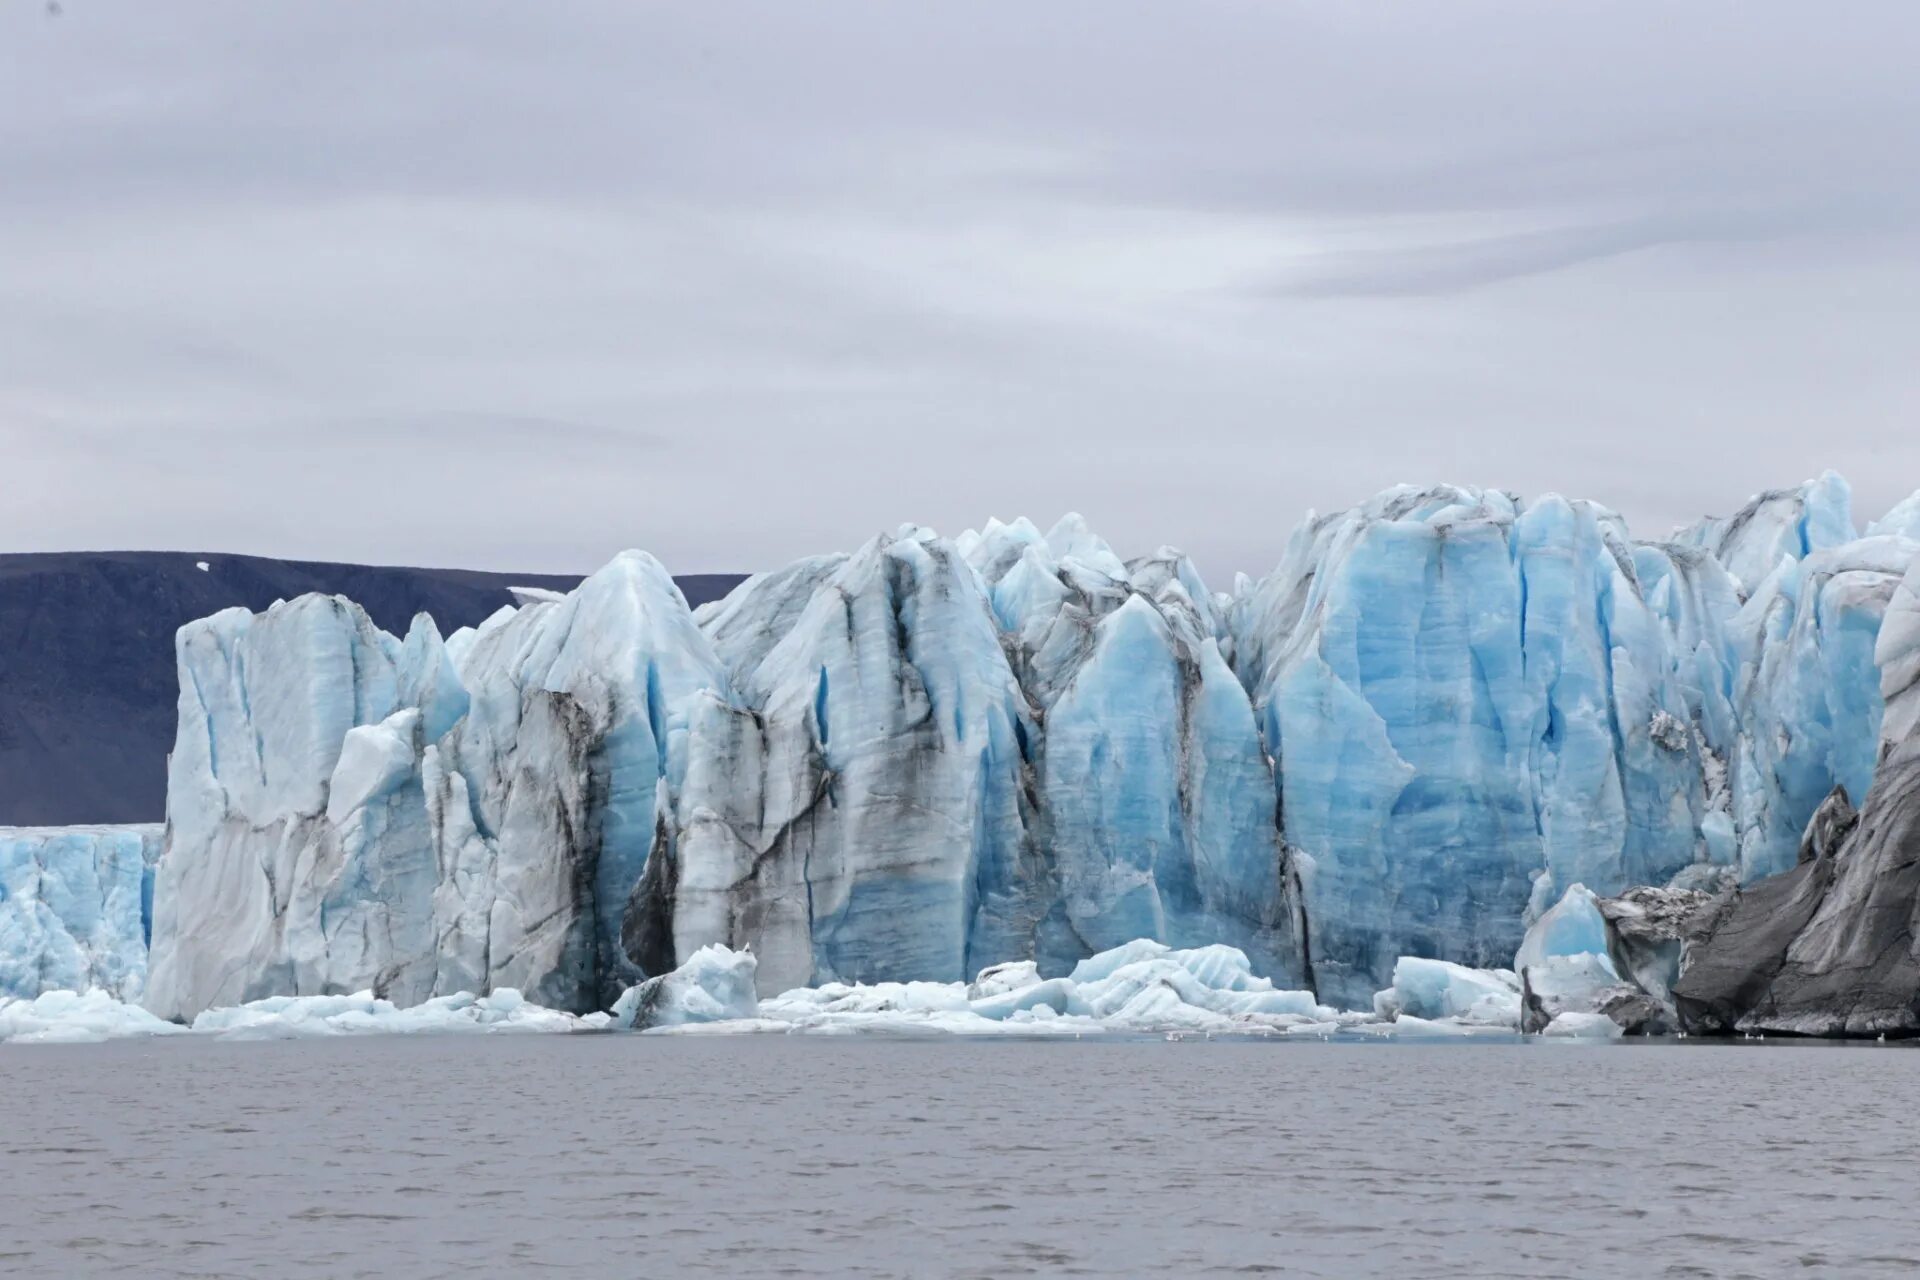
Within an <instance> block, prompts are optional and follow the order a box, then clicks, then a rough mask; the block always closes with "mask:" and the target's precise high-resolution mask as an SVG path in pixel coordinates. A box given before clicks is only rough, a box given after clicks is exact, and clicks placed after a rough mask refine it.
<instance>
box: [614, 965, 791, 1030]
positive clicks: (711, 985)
mask: <svg viewBox="0 0 1920 1280" xmlns="http://www.w3.org/2000/svg"><path fill="white" fill-rule="evenodd" d="M756 967H757V964H756V962H755V960H754V958H753V953H752V952H748V951H733V950H730V949H728V948H727V947H723V946H721V945H720V944H718V943H714V944H712V945H710V946H705V947H702V948H700V949H699V950H698V951H696V952H694V953H693V954H692V955H691V956H689V957H687V962H686V963H685V964H683V965H681V966H680V967H679V968H678V969H675V970H674V971H673V972H671V973H663V974H661V975H660V976H659V977H656V978H648V979H647V980H646V981H645V982H640V983H636V984H634V985H633V986H631V987H628V988H627V989H626V990H625V991H624V992H622V993H621V995H620V999H619V1000H618V1001H617V1002H616V1003H615V1004H614V1006H613V1025H614V1026H616V1027H626V1028H631V1029H633V1030H635V1031H645V1030H647V1029H648V1028H650V1027H672V1026H680V1025H682V1024H685V1023H689V1022H725V1021H727V1020H728V1019H733V1018H751V1017H753V1016H754V1012H755V1010H756V1008H757V1007H758V1002H757V1001H756V1000H755V998H754V990H753V984H754V970H755V969H756Z"/></svg>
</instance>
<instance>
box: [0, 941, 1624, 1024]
mask: <svg viewBox="0 0 1920 1280" xmlns="http://www.w3.org/2000/svg"><path fill="white" fill-rule="evenodd" d="M757 963H758V962H757V959H756V957H755V956H754V955H753V954H752V953H751V952H746V951H738V952H736V951H732V950H729V949H728V948H726V947H723V946H717V945H716V946H709V947H705V948H702V949H701V950H700V951H699V952H697V953H696V954H695V955H694V956H692V957H690V958H689V960H688V961H687V963H686V964H684V965H682V966H681V967H680V968H678V969H675V970H674V971H672V972H671V973H668V974H665V975H662V976H660V977H657V978H653V979H649V980H648V981H646V982H644V983H640V984H638V985H636V986H634V987H631V988H629V989H628V991H627V993H626V994H625V995H623V996H622V997H621V999H620V1000H619V1002H618V1003H617V1004H616V1005H615V1007H614V1009H613V1011H612V1012H610V1013H590V1014H584V1015H582V1014H572V1013H565V1012H562V1011H559V1010H555V1009H549V1008H544V1007H542V1006H540V1005H537V1004H533V1003H532V1002H530V1001H528V1000H527V999H526V998H525V997H524V996H523V995H522V994H521V993H520V992H519V991H517V990H513V989H511V988H503V989H500V990H497V991H495V992H493V993H492V994H491V995H487V996H474V995H471V994H468V993H461V994H457V995H450V996H441V997H437V998H435V999H432V1000H428V1001H424V1002H422V1003H420V1004H416V1005H412V1006H407V1007H401V1006H397V1005H395V1004H393V1003H392V1002H391V1001H388V1000H383V999H379V998H377V997H375V996H374V994H373V993H372V992H370V991H363V992H359V993H357V994H353V995H318V996H275V997H270V998H268V999H264V1000H255V1001H252V1002H249V1003H247V1004H242V1005H237V1006H231V1007H227V1008H220V1009H210V1010H208V1011H206V1012H205V1013H202V1014H200V1015H199V1016H198V1017H196V1018H195V1019H194V1020H193V1022H192V1024H191V1025H182V1024H179V1023H174V1022H168V1021H166V1020H164V1019H161V1018H158V1017H156V1016H155V1015H153V1014H151V1013H149V1012H147V1011H146V1010H145V1009H142V1008H140V1007H139V1006H137V1005H131V1004H127V1003H124V1002H122V1001H120V1000H118V999H116V998H114V997H113V996H112V995H111V994H109V993H107V992H105V991H89V992H85V993H75V992H71V991H53V992H47V993H44V994H42V995H40V996H38V997H35V998H33V999H31V1000H27V999H0V1042H9V1043H15V1044H76V1043H97V1042H102V1041H106V1040H119V1039H128V1038H136V1037H162V1036H182V1035H185V1036H203V1037H212V1038H216V1039H221V1040H283V1039H313V1038H321V1037H334V1036H354V1035H422V1034H475V1033H478V1034H527V1033H534V1034H540V1033H545V1034H554V1033H561V1034H570V1033H583V1032H585V1033H592V1032H605V1031H618V1030H633V1031H636V1032H639V1033H642V1034H668V1035H756V1034H757V1035H764V1034H780V1035H856V1036H882V1037H896V1038H897V1037H917V1036H927V1037H945V1036H958V1037H978V1036H1000V1037H1016V1038H1027V1039H1034V1038H1045V1039H1054V1038H1062V1039H1064V1038H1073V1039H1088V1038H1108V1039H1112V1038H1126V1037H1164V1038H1168V1039H1187V1038H1204V1039H1318V1040H1331V1039H1336V1038H1339V1039H1355V1040H1380V1039H1435V1038H1445V1039H1462V1038H1515V1037H1517V1036H1518V1035H1519V1021H1520V1012H1519V1011H1520V993H1519V987H1518V985H1517V983H1516V982H1513V981H1511V979H1512V975H1511V974H1510V973H1507V972H1506V971H1504V970H1501V971H1491V970H1469V969H1462V968H1461V967H1460V966H1457V965H1449V964H1446V963H1445V962H1442V961H1417V960H1406V961H1403V962H1402V964H1401V966H1400V967H1399V968H1398V969H1396V971H1395V972H1396V986H1395V987H1394V988H1392V989H1390V990H1389V991H1387V992H1382V993H1381V995H1380V996H1379V997H1378V998H1377V999H1376V1002H1375V1008H1374V1009H1373V1010H1372V1011H1367V1012H1356V1011H1340V1010H1336V1009H1333V1008H1330V1007H1328V1006H1326V1005H1323V1004H1320V1003H1319V1002H1318V1001H1317V1000H1315V998H1314V996H1313V994H1312V993H1311V992H1306V991H1289V990H1284V989H1281V988H1276V987H1275V986H1274V984H1273V982H1272V981H1271V980H1270V979H1268V978H1263V977H1260V976H1258V975H1256V974H1254V972H1253V971H1252V967H1251V965H1250V964H1249V962H1248V960H1247V957H1246V955H1245V953H1243V952H1241V951H1240V950H1239V949H1238V948H1235V947H1229V946H1224V945H1217V944H1216V945H1213V946H1207V947H1195V948H1190V949H1186V950H1175V949H1173V948H1170V947H1168V946H1166V945H1165V944H1163V943H1159V942H1153V941H1149V940H1146V939H1139V940H1136V941H1134V942H1130V943H1127V944H1125V945H1123V946H1120V947H1115V948H1113V949H1111V950H1109V951H1104V952H1101V953H1100V954H1098V955H1096V956H1093V957H1091V958H1089V959H1087V960H1085V961H1083V962H1081V964H1080V965H1078V966H1077V967H1076V968H1075V969H1074V970H1073V972H1072V973H1070V974H1068V975H1066V976H1064V977H1055V978H1043V977H1041V976H1040V972H1039V969H1038V966H1037V965H1035V964H1034V963H1033V962H1032V961H1015V962H1010V963H1006V964H1000V965H994V966H992V967H990V968H988V969H985V970H982V971H981V973H980V974H979V975H978V976H977V977H976V978H975V979H974V980H973V981H972V982H971V983H940V982H879V983H828V984H825V985H822V986H819V987H802V988H797V989H795V990H791V991H786V992H783V993H781V994H779V995H775V996H770V997H768V998H766V999H764V1000H756V999H755V998H754V996H753V981H754V975H755V969H756V967H757ZM1568 1016H1569V1017H1573V1018H1576V1019H1577V1018H1578V1017H1579V1015H1568ZM1600 1023H1605V1024H1606V1025H1605V1027H1602V1026H1601V1025H1599V1024H1600ZM1547 1034H1548V1035H1549V1036H1559V1035H1563V1034H1571V1035H1573V1036H1575V1037H1577V1038H1590V1037H1593V1036H1600V1037H1602V1038H1612V1037H1614V1036H1617V1035H1618V1034H1619V1030H1618V1028H1617V1027H1614V1026H1613V1024H1612V1023H1611V1022H1609V1021H1608V1020H1607V1019H1605V1018H1604V1017H1600V1018H1599V1022H1598V1023H1591V1024H1584V1023H1568V1024H1567V1025H1566V1026H1562V1025H1561V1022H1560V1020H1556V1022H1555V1024H1554V1026H1553V1027H1550V1028H1549V1029H1548V1033H1547Z"/></svg>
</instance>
